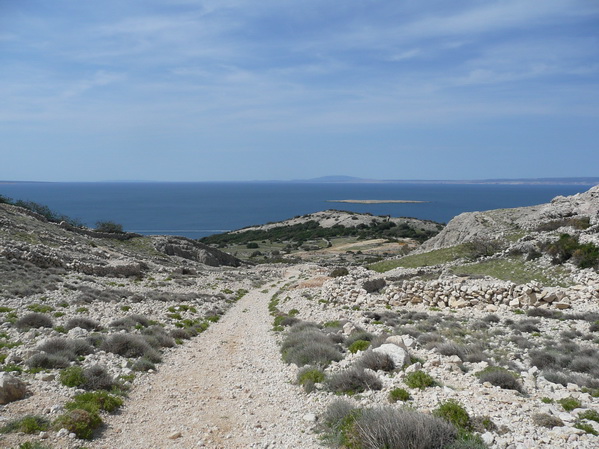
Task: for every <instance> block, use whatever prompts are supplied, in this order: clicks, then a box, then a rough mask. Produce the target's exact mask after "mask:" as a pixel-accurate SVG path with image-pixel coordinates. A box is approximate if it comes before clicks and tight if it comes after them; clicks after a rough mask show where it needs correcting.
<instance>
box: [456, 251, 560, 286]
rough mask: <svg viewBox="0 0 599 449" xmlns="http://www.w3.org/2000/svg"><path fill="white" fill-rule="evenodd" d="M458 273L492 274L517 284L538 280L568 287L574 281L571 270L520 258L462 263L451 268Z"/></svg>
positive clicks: (472, 274) (545, 283) (546, 283)
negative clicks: (529, 262) (571, 277)
mask: <svg viewBox="0 0 599 449" xmlns="http://www.w3.org/2000/svg"><path fill="white" fill-rule="evenodd" d="M451 271H452V272H453V274H456V275H470V276H491V277H494V278H496V279H501V280H503V281H511V282H514V283H515V284H526V283H528V282H532V281H537V282H540V283H541V284H543V285H545V286H561V287H568V286H569V285H571V284H572V282H571V281H570V280H569V279H568V278H569V272H568V271H567V270H566V269H565V268H562V267H543V268H541V267H538V266H535V265H534V264H528V263H526V262H524V261H523V260H522V259H520V258H508V259H498V260H486V261H482V262H478V263H474V264H469V265H460V266H457V267H454V268H452V269H451Z"/></svg>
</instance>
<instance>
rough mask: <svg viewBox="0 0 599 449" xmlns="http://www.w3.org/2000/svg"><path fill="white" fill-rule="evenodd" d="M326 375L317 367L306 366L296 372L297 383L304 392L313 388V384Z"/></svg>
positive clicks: (321, 380)
mask: <svg viewBox="0 0 599 449" xmlns="http://www.w3.org/2000/svg"><path fill="white" fill-rule="evenodd" d="M325 378H326V376H325V374H324V373H323V372H322V370H320V369H318V368H310V367H306V368H303V369H301V370H300V371H299V372H298V373H297V383H298V384H299V385H301V386H302V387H303V388H304V391H306V393H310V392H311V391H313V390H314V385H315V384H318V383H322V382H324V380H325Z"/></svg>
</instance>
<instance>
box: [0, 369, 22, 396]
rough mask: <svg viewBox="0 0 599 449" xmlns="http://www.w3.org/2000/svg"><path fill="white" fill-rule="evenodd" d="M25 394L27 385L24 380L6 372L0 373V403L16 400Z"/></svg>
mask: <svg viewBox="0 0 599 449" xmlns="http://www.w3.org/2000/svg"><path fill="white" fill-rule="evenodd" d="M26 394H27V387H26V385H25V383H24V382H22V381H21V380H19V379H17V378H16V377H13V376H11V375H10V374H8V373H5V372H2V373H0V404H8V403H9V402H13V401H18V400H19V399H23V398H24V397H25V395H26Z"/></svg>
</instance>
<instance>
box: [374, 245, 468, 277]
mask: <svg viewBox="0 0 599 449" xmlns="http://www.w3.org/2000/svg"><path fill="white" fill-rule="evenodd" d="M469 254H470V253H469V249H468V246H467V245H466V244H462V245H457V246H452V247H450V248H442V249H436V250H432V251H429V252H427V253H423V254H414V255H407V256H404V257H402V258H401V259H392V260H383V261H381V262H377V263H375V264H372V265H369V266H368V268H370V269H371V270H374V271H377V272H379V273H384V272H385V271H389V270H392V269H394V268H398V267H403V268H418V267H429V266H434V265H439V264H442V263H447V262H452V261H454V260H457V259H460V258H463V257H468V256H469Z"/></svg>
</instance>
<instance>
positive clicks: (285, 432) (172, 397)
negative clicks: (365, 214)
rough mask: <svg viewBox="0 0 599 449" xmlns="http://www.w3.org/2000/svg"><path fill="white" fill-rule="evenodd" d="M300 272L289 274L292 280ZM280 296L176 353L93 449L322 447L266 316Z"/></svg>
mask: <svg viewBox="0 0 599 449" xmlns="http://www.w3.org/2000/svg"><path fill="white" fill-rule="evenodd" d="M291 274H294V273H289V274H288V276H289V275H291ZM276 291H277V288H276V287H271V288H270V290H269V291H268V293H262V292H260V291H258V290H253V291H251V292H249V293H248V294H246V295H245V296H244V297H243V298H242V299H241V300H240V301H239V302H237V303H236V304H235V305H234V306H233V307H232V308H231V309H230V310H229V311H228V312H227V313H226V314H225V315H224V317H222V318H221V320H220V321H219V322H218V323H216V324H213V325H212V326H211V327H210V328H209V329H208V330H207V331H206V332H204V333H203V334H202V335H200V336H199V337H197V338H195V339H194V340H193V341H192V342H190V343H188V344H186V346H185V347H183V348H180V349H178V350H177V351H175V352H173V353H172V354H171V355H170V356H169V357H168V358H167V360H165V363H163V364H161V365H160V367H159V371H158V372H157V373H155V374H152V375H149V376H147V377H146V381H145V382H143V383H141V384H140V385H139V386H136V388H134V390H133V391H132V392H131V394H130V397H129V399H128V400H127V401H126V406H125V407H124V408H123V411H122V413H120V414H118V415H116V416H112V417H108V418H107V419H106V423H107V429H106V430H105V431H104V433H103V434H102V435H101V436H100V438H99V439H97V440H96V441H94V442H93V444H91V445H89V447H92V448H95V449H100V448H101V449H114V448H117V447H121V448H123V447H126V448H129V449H137V448H140V449H141V448H143V449H150V448H195V447H206V448H227V449H229V448H231V449H233V448H253V447H256V448H267V447H268V448H298V447H302V448H305V449H310V448H319V447H321V446H320V445H319V444H318V443H317V440H316V438H317V437H316V436H315V435H314V434H313V433H312V432H310V430H309V428H310V427H312V426H313V425H314V424H313V423H310V422H307V421H305V420H304V416H305V415H306V414H307V413H309V412H310V410H309V409H308V408H307V405H306V404H305V403H304V402H305V401H304V399H305V398H302V397H301V394H302V393H301V392H300V390H299V389H298V387H296V386H293V385H291V384H290V383H289V379H290V374H291V373H290V372H289V371H290V368H289V367H288V366H286V365H285V364H284V363H283V362H282V361H281V357H280V354H279V348H278V345H277V342H276V338H275V336H274V334H273V332H272V331H271V330H270V329H271V328H272V317H271V316H270V315H269V313H268V302H269V300H270V298H271V296H272V294H274V293H275V292H276Z"/></svg>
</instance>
